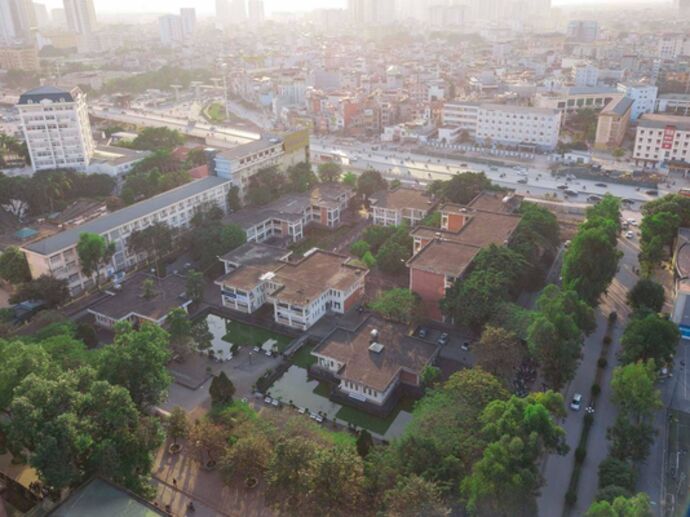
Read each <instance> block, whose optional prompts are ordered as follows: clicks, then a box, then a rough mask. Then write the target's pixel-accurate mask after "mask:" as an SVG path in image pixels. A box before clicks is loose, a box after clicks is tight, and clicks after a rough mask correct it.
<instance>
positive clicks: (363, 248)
mask: <svg viewBox="0 0 690 517" xmlns="http://www.w3.org/2000/svg"><path fill="white" fill-rule="evenodd" d="M368 251H371V246H369V243H368V242H367V241H363V240H358V241H357V242H355V243H353V244H352V246H350V253H352V254H353V255H354V256H355V257H359V258H362V257H363V256H364V254H365V253H367V252H368Z"/></svg>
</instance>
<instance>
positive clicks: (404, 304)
mask: <svg viewBox="0 0 690 517" xmlns="http://www.w3.org/2000/svg"><path fill="white" fill-rule="evenodd" d="M369 308H370V309H371V310H372V311H374V312H376V313H377V314H379V315H381V316H382V317H384V318H386V319H390V320H393V321H399V322H401V323H413V322H414V321H417V319H418V318H419V317H420V316H421V313H422V310H423V308H422V306H421V300H420V299H419V296H418V295H416V294H415V293H413V292H412V291H410V290H409V289H405V288H400V289H391V290H389V291H384V292H383V293H381V294H380V295H379V296H378V298H376V299H375V300H373V301H372V302H370V303H369Z"/></svg>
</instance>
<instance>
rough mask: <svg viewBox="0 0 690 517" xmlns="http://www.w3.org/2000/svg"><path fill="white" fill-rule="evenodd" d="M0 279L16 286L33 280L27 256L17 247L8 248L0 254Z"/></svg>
mask: <svg viewBox="0 0 690 517" xmlns="http://www.w3.org/2000/svg"><path fill="white" fill-rule="evenodd" d="M0 278H2V279H3V280H6V281H8V282H9V283H11V284H14V285H18V284H21V283H23V282H29V281H30V280H31V271H30V270H29V264H28V262H27V261H26V256H25V255H24V253H22V251H21V250H20V249H19V248H17V247H16V246H8V247H7V248H5V250H4V251H3V252H2V254H0Z"/></svg>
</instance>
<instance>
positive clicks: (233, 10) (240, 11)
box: [230, 0, 247, 23]
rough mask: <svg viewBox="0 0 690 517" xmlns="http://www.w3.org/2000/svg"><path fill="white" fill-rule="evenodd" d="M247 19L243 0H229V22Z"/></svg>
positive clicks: (239, 21) (240, 21)
mask: <svg viewBox="0 0 690 517" xmlns="http://www.w3.org/2000/svg"><path fill="white" fill-rule="evenodd" d="M246 19H247V6H246V2H245V0H232V1H231V2H230V22H231V23H242V22H244V21H245V20H246Z"/></svg>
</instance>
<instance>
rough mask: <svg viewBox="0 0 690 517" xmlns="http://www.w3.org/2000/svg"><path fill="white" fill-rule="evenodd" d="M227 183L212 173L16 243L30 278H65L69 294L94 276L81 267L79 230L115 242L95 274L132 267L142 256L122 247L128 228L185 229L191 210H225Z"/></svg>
mask: <svg viewBox="0 0 690 517" xmlns="http://www.w3.org/2000/svg"><path fill="white" fill-rule="evenodd" d="M229 189H230V182H229V181H227V180H224V179H221V178H217V177H215V176H210V177H208V178H204V179H201V180H196V181H192V182H190V183H187V184H186V185H182V186H181V187H177V188H175V189H172V190H169V191H167V192H164V193H163V194H159V195H157V196H154V197H152V198H150V199H146V200H144V201H140V202H139V203H135V204H133V205H130V206H128V207H125V208H122V209H121V210H117V211H115V212H112V213H109V214H107V215H103V216H101V217H98V218H97V219H92V220H91V221H88V222H86V223H84V224H81V225H79V226H76V227H74V228H71V229H68V230H65V231H62V232H60V233H57V234H55V235H51V236H50V237H47V238H45V239H41V240H38V241H34V242H30V243H28V244H24V245H23V246H22V251H23V252H24V254H25V255H26V259H27V262H28V264H29V269H30V271H31V277H32V278H38V277H39V276H41V275H50V276H53V277H55V278H60V279H64V280H67V284H68V287H69V289H70V292H71V293H72V294H76V293H79V292H80V291H82V290H83V289H85V288H88V287H90V286H92V285H93V282H94V278H91V277H87V276H85V275H84V274H83V273H82V271H81V266H80V264H79V257H78V256H77V243H78V242H79V236H80V235H81V234H82V233H87V232H89V233H97V234H99V235H102V236H103V237H104V238H105V239H106V241H107V242H112V243H114V244H115V254H114V255H113V257H112V259H111V261H110V263H109V264H108V265H107V266H104V267H103V268H101V270H100V271H99V274H100V276H101V277H103V278H106V277H107V276H109V275H111V274H115V273H117V272H120V271H125V270H127V269H130V268H132V267H134V266H136V265H137V264H138V263H139V262H140V261H141V260H143V259H144V258H145V255H144V256H139V255H136V254H132V253H130V252H129V250H128V249H127V239H128V238H129V236H130V235H131V234H132V232H134V231H137V230H143V229H144V228H146V227H148V226H150V225H151V224H153V223H156V222H160V223H165V224H167V225H168V226H171V227H172V228H188V227H189V225H190V223H191V219H192V217H193V216H194V214H195V213H196V211H197V210H198V209H199V208H201V207H203V206H207V205H210V204H215V205H217V206H219V207H220V208H222V209H223V210H225V209H226V206H227V205H226V204H227V195H228V191H229Z"/></svg>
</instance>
